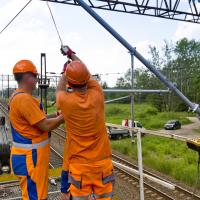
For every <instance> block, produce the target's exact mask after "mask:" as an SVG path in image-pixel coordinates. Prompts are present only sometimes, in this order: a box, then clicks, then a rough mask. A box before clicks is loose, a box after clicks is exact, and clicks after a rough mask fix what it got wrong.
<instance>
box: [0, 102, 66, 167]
mask: <svg viewBox="0 0 200 200" xmlns="http://www.w3.org/2000/svg"><path fill="white" fill-rule="evenodd" d="M0 110H1V111H2V112H3V113H4V115H5V116H6V117H7V118H8V109H7V107H6V106H5V105H3V104H2V103H0ZM61 130H62V129H60V128H59V129H58V131H57V134H59V131H60V132H61ZM62 133H63V131H62ZM61 136H62V135H61V134H60V137H61ZM50 151H51V154H50V155H51V156H50V162H49V167H50V168H57V167H60V166H62V160H63V159H62V156H61V155H60V153H59V152H57V151H56V150H55V149H54V148H53V147H52V146H51V148H50Z"/></svg>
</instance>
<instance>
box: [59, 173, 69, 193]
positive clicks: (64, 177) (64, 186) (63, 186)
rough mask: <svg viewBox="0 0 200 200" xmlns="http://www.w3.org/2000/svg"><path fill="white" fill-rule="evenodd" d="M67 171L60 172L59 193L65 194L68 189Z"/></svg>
mask: <svg viewBox="0 0 200 200" xmlns="http://www.w3.org/2000/svg"><path fill="white" fill-rule="evenodd" d="M68 174H69V172H68V171H64V170H62V173H61V193H67V192H68V190H69V187H70V183H68Z"/></svg>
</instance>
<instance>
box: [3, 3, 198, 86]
mask: <svg viewBox="0 0 200 200" xmlns="http://www.w3.org/2000/svg"><path fill="white" fill-rule="evenodd" d="M26 2H27V0H9V1H8V0H1V1H0V29H1V28H3V26H4V25H5V24H6V23H7V22H8V21H9V19H11V17H13V16H14V14H16V13H17V12H18V11H19V9H20V8H21V7H22V6H23V5H24V4H25V3H26ZM50 6H51V8H52V11H53V13H54V16H55V19H56V22H57V24H58V27H59V30H60V33H61V36H62V39H63V42H64V43H65V44H67V45H69V46H71V48H72V49H73V50H74V51H76V52H77V54H78V55H79V56H80V57H81V58H82V59H83V60H84V62H85V63H86V64H87V66H88V68H89V69H90V71H91V72H92V73H93V74H94V73H115V72H125V71H126V70H127V69H128V68H129V67H130V55H129V54H128V52H127V50H126V49H125V48H124V47H123V46H122V45H121V44H119V42H118V41H116V39H114V38H113V37H112V36H111V35H110V34H109V33H108V32H107V31H106V30H104V28H103V27H101V26H100V25H99V24H98V23H97V22H96V21H95V20H94V19H93V18H92V17H90V16H89V15H88V13H86V12H85V11H84V10H83V9H82V8H80V7H75V6H69V5H62V4H52V3H51V4H50ZM95 11H96V12H98V14H100V15H101V16H102V17H103V18H104V19H105V20H106V21H107V22H108V23H109V24H110V25H111V26H113V27H114V28H115V29H116V30H117V31H118V32H119V33H120V34H121V35H122V36H123V37H124V38H126V40H127V41H128V42H129V43H130V44H132V45H133V46H136V47H137V50H138V51H139V52H141V53H142V54H143V55H144V56H145V57H146V58H148V57H149V54H148V49H149V48H148V46H149V45H156V46H157V47H158V48H161V46H162V45H163V42H164V40H165V39H166V40H172V41H176V40H178V39H180V38H183V37H188V38H189V39H192V38H194V39H197V40H199V39H200V25H197V24H190V23H185V22H177V21H172V20H165V19H160V18H154V17H147V16H139V15H130V14H123V13H116V12H108V11H100V10H95ZM59 49H60V42H59V40H58V36H57V34H56V31H55V29H54V26H53V23H52V21H51V18H50V15H49V11H48V9H47V6H46V3H45V2H41V1H39V0H33V1H32V2H31V4H30V5H29V6H28V7H27V8H26V9H25V10H24V11H23V12H22V13H21V14H20V16H19V17H18V18H17V19H16V20H15V21H14V22H13V23H12V25H11V26H9V28H8V29H7V30H6V31H5V32H3V33H2V34H1V35H0V74H8V73H9V74H11V73H12V67H13V65H14V64H15V63H16V62H17V61H18V60H20V59H30V60H32V61H33V62H34V63H35V64H36V65H37V66H38V68H39V67H40V53H41V52H45V53H46V54H47V68H48V71H54V72H57V73H59V72H60V71H61V69H62V65H63V63H64V62H65V60H66V58H65V57H63V56H62V55H61V54H60V51H59ZM135 66H136V67H141V64H140V62H138V61H136V62H135ZM102 78H103V79H104V80H106V81H107V82H108V83H109V84H110V85H113V84H114V82H115V80H116V78H117V76H114V75H110V76H103V77H102Z"/></svg>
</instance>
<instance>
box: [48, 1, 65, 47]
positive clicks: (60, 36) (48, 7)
mask: <svg viewBox="0 0 200 200" xmlns="http://www.w3.org/2000/svg"><path fill="white" fill-rule="evenodd" d="M46 4H47V7H48V9H49V12H50V15H51V18H52V21H53V23H54V26H55V29H56V32H57V35H58V37H59V40H60V43H61V45H63V42H62V39H61V36H60V33H59V31H58V27H57V25H56V21H55V19H54V16H53V13H52V11H51V8H50V6H49V3H48V1H46Z"/></svg>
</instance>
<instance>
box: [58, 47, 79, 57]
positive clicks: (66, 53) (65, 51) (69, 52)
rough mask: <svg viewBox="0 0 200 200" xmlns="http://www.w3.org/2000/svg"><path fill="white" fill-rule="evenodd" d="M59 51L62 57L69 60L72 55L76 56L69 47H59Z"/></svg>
mask: <svg viewBox="0 0 200 200" xmlns="http://www.w3.org/2000/svg"><path fill="white" fill-rule="evenodd" d="M60 51H61V53H62V54H63V55H64V56H67V57H68V58H70V59H71V56H72V54H76V53H75V52H74V51H72V50H71V49H70V47H69V46H67V45H65V46H64V45H62V46H61V48H60Z"/></svg>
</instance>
